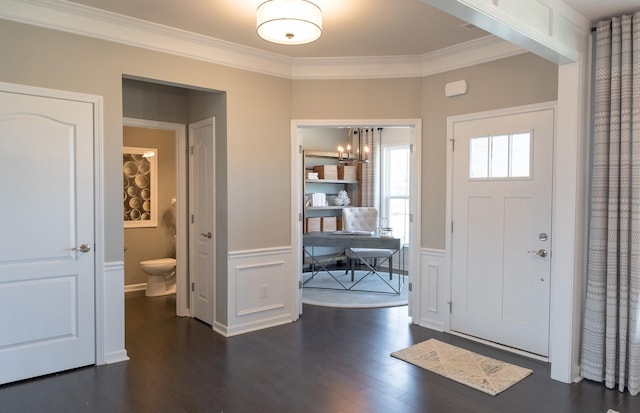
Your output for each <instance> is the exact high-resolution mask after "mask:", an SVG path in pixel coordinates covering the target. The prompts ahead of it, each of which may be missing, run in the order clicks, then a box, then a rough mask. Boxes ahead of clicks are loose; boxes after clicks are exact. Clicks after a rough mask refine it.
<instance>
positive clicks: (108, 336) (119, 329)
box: [96, 261, 129, 364]
mask: <svg viewBox="0 0 640 413" xmlns="http://www.w3.org/2000/svg"><path fill="white" fill-rule="evenodd" d="M103 274H104V276H103V278H102V292H103V294H102V296H103V298H102V299H100V300H96V320H101V319H102V320H104V325H102V326H100V325H96V329H103V331H104V334H103V337H104V342H102V343H98V344H97V346H96V347H97V348H98V349H99V350H98V351H100V352H101V354H98V355H97V359H98V363H97V364H103V363H104V364H110V363H117V362H119V361H125V360H129V357H128V356H127V350H125V348H124V262H122V261H116V262H106V263H105V264H104V267H103ZM100 314H102V316H100ZM98 324H99V323H98ZM98 337H100V335H98ZM100 349H101V350H100Z"/></svg>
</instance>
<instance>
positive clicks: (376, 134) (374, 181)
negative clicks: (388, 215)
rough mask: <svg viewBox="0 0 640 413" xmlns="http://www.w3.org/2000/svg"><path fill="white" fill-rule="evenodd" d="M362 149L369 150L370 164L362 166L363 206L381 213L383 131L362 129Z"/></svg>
mask: <svg viewBox="0 0 640 413" xmlns="http://www.w3.org/2000/svg"><path fill="white" fill-rule="evenodd" d="M359 132H360V139H362V148H364V147H365V145H366V146H367V147H368V148H369V163H363V164H362V182H361V183H360V185H361V186H362V192H361V193H362V206H366V207H374V208H378V211H380V134H381V129H375V128H365V129H360V131H359Z"/></svg>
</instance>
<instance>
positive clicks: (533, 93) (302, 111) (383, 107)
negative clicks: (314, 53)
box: [292, 53, 558, 249]
mask: <svg viewBox="0 0 640 413" xmlns="http://www.w3.org/2000/svg"><path fill="white" fill-rule="evenodd" d="M557 76H558V75H557V66H556V65H555V64H552V63H549V62H548V61H546V60H544V59H542V58H539V57H537V56H535V55H532V54H528V53H527V54H522V55H518V56H515V57H510V58H506V59H502V60H498V61H494V62H490V63H485V64H481V65H476V66H472V67H468V68H464V69H459V70H454V71H451V72H447V73H441V74H437V75H432V76H427V77H424V78H422V79H379V80H355V81H353V80H298V81H294V82H293V101H292V102H293V114H292V117H293V118H294V119H394V118H400V119H401V118H414V119H415V118H421V119H422V216H421V218H422V229H421V238H422V245H421V246H422V247H426V248H436V249H444V248H445V226H446V223H445V213H446V211H445V206H446V205H445V198H446V172H447V171H446V154H447V147H446V143H447V142H446V136H447V116H451V115H458V114H463V113H472V112H479V111H484V110H490V109H498V108H507V107H511V106H519V105H525V104H530V103H538V102H545V101H552V100H556V98H557V84H558V82H557ZM457 80H466V81H467V83H468V85H469V89H468V93H467V94H466V95H464V96H459V97H455V98H447V97H445V95H444V88H445V85H446V84H447V83H449V82H453V81H457Z"/></svg>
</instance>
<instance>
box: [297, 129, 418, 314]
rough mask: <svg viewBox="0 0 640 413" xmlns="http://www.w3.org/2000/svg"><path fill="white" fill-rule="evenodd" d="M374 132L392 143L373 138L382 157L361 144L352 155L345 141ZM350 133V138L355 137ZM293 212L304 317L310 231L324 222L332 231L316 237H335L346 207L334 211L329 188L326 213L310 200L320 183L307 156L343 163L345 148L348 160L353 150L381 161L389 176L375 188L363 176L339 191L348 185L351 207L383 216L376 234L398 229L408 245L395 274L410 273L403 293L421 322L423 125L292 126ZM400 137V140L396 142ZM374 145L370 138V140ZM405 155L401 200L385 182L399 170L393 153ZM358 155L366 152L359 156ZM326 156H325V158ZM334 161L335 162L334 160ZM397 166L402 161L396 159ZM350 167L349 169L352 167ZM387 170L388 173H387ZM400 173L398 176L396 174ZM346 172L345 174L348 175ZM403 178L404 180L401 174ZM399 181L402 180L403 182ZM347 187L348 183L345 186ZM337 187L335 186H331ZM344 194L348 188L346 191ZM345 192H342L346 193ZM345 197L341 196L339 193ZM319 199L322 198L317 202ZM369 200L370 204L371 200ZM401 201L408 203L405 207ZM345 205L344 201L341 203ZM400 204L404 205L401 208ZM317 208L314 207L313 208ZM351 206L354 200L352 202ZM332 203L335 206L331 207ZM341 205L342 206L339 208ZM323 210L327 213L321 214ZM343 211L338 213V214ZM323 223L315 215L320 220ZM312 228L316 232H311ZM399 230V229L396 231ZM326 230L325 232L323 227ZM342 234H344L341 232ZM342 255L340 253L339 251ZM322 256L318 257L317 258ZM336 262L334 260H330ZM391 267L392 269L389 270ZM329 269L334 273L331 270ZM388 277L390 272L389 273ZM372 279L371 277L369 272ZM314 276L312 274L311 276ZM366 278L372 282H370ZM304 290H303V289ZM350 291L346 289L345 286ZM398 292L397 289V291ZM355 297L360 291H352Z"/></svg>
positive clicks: (377, 181)
mask: <svg viewBox="0 0 640 413" xmlns="http://www.w3.org/2000/svg"><path fill="white" fill-rule="evenodd" d="M367 130H368V131H370V132H369V133H370V134H371V135H373V134H377V135H378V136H380V134H382V135H384V136H388V137H390V139H389V140H387V141H385V139H377V138H372V139H374V141H375V142H376V143H375V145H377V146H376V150H375V152H377V154H376V153H375V152H374V151H373V147H371V149H370V147H367V148H365V146H364V144H361V142H359V141H358V142H357V145H358V146H359V148H356V147H353V148H352V149H349V150H347V146H346V143H345V138H346V137H347V136H349V134H353V133H354V131H357V132H358V133H360V134H362V133H366V131H367ZM349 131H350V132H349ZM291 137H292V157H291V159H292V171H293V172H292V188H293V189H292V211H293V212H294V214H292V216H293V221H294V222H292V231H293V233H292V240H293V242H292V243H293V247H294V251H297V254H296V273H297V274H298V276H297V279H296V280H294V281H295V282H296V284H297V286H296V287H297V288H296V290H297V292H298V293H297V303H298V314H302V304H303V291H304V290H303V288H302V286H303V285H304V284H305V281H308V280H306V279H305V273H304V270H305V268H306V267H308V264H309V254H308V253H307V252H305V251H306V249H305V248H303V247H304V245H305V244H304V241H303V238H304V237H305V236H306V235H305V234H309V233H311V232H314V231H310V230H313V229H314V226H313V225H315V224H316V221H319V222H320V224H321V225H322V223H323V221H325V224H328V226H324V229H325V231H321V229H318V228H316V230H315V231H316V232H317V231H319V232H325V233H326V232H328V231H329V232H331V231H332V228H333V225H334V221H336V224H335V225H339V224H340V223H339V221H340V220H341V211H342V209H343V208H344V206H338V207H334V206H333V204H334V203H335V202H336V200H334V199H333V198H334V196H335V195H336V194H333V192H336V191H335V188H328V189H327V188H324V189H320V190H318V192H322V193H324V194H325V200H326V202H325V208H317V206H316V207H314V206H313V202H315V201H317V200H310V198H309V195H313V194H314V193H315V192H314V190H313V189H309V188H307V184H309V185H310V186H311V185H313V184H315V182H310V181H309V179H308V176H306V174H307V171H306V169H305V168H306V167H307V166H308V165H306V158H307V156H305V151H307V152H306V153H307V154H311V155H312V156H316V157H318V156H320V157H321V158H323V157H325V158H326V157H327V156H328V155H333V154H335V153H337V154H338V155H337V156H338V158H340V156H341V155H340V152H341V151H340V150H339V149H338V146H341V147H342V149H343V151H344V154H343V155H342V156H343V157H344V155H345V154H346V155H347V156H349V155H351V152H350V151H351V150H352V151H353V154H354V157H358V159H360V160H364V159H365V158H366V157H367V156H375V157H377V159H376V161H375V162H377V165H376V167H375V168H376V169H377V170H381V171H383V173H382V174H380V173H379V172H376V173H372V175H373V176H374V177H373V178H371V179H373V181H374V182H373V183H367V182H366V180H367V179H368V178H365V180H363V179H362V175H359V176H358V178H357V179H355V180H354V182H350V181H349V180H348V179H346V180H345V179H342V180H341V179H338V185H344V186H345V188H344V190H345V191H352V192H351V193H349V194H348V195H349V196H352V197H353V198H354V200H355V202H354V203H352V204H350V205H352V206H363V205H364V206H367V207H373V208H375V209H377V211H378V217H379V218H378V219H377V223H376V225H377V228H376V231H374V232H378V233H379V232H380V230H381V229H382V227H386V228H389V227H390V226H391V225H392V224H393V225H394V230H393V231H394V234H393V237H394V238H396V236H401V238H402V243H401V246H400V247H399V248H398V249H397V252H396V254H394V257H397V256H400V255H402V256H403V258H404V259H400V260H398V259H396V260H395V261H394V262H393V264H391V266H392V268H395V269H396V270H398V273H399V270H400V268H398V263H399V262H400V263H402V264H403V269H404V270H405V271H406V277H405V278H406V283H405V284H404V285H403V286H402V287H401V288H400V291H401V290H402V289H403V288H406V291H409V293H408V315H409V317H412V318H416V317H419V314H418V312H419V308H420V304H419V299H420V297H419V296H418V295H415V296H413V295H412V292H411V291H419V289H417V288H416V287H417V284H419V280H418V279H417V278H418V277H413V274H414V272H415V271H416V269H417V268H419V264H418V259H419V245H420V223H419V220H420V214H419V211H420V158H421V157H420V140H421V138H420V137H421V121H420V120H412V119H411V120H406V119H403V120H384V121H381V120H366V121H363V120H327V121H292V131H291ZM391 137H394V138H391ZM366 139H368V138H366ZM394 148H395V149H398V150H400V149H401V148H404V149H402V150H400V152H403V151H404V155H406V158H405V159H406V160H407V161H408V164H406V165H404V166H405V167H406V171H405V174H406V175H407V176H406V178H407V182H406V188H404V190H403V191H400V192H402V194H401V196H400V197H399V198H398V200H396V196H395V195H397V194H396V193H395V192H394V191H396V190H397V189H398V188H397V185H390V183H389V181H388V180H386V182H385V179H383V178H384V173H385V172H386V173H387V174H388V173H389V172H388V168H390V167H391V166H392V165H395V166H398V164H397V162H394V156H393V155H397V153H394V152H393V149H394ZM367 149H369V150H371V151H372V152H370V155H369V154H363V152H365V151H366V150H367ZM358 151H361V152H360V153H358ZM323 154H324V155H323ZM331 157H332V156H330V158H331ZM367 160H368V161H369V162H367V164H368V165H371V163H372V162H371V159H367ZM396 160H397V159H396ZM338 163H340V159H338ZM357 163H358V162H357V161H356V162H355V163H354V162H350V164H353V165H354V166H355V168H356V170H357V171H358V172H357V173H358V174H364V173H363V172H361V169H359V168H361V166H357ZM347 164H349V163H346V164H345V165H347ZM385 168H387V169H386V170H385ZM395 172H398V171H395ZM346 173H347V172H346V167H345V172H344V174H346ZM400 175H402V174H400ZM400 175H398V176H400ZM345 181H346V182H345ZM319 183H322V184H326V183H327V182H326V181H324V182H319ZM331 185H333V184H331ZM367 185H369V186H371V187H373V188H374V191H373V192H374V193H375V195H367V194H366V192H363V190H362V188H361V187H366V186H367ZM340 189H342V188H340ZM340 192H342V191H340ZM338 195H339V193H338ZM316 197H317V196H316ZM367 198H368V199H367ZM400 198H406V199H404V201H403V200H402V199H400ZM338 201H339V200H338ZM398 201H399V202H398ZM310 202H311V204H310ZM350 202H351V200H350ZM330 203H331V205H329V204H330ZM338 203H339V202H338ZM400 206H402V208H399V207H400ZM320 210H322V211H320ZM336 210H337V211H336ZM318 212H319V215H320V216H319V218H318V217H316V216H315V215H318ZM309 224H311V225H312V226H311V227H310V226H309ZM396 226H397V228H395V227H396ZM321 228H322V227H321ZM336 230H338V231H339V229H338V228H336ZM338 249H340V247H338ZM315 254H316V253H314V255H315ZM335 254H339V251H337V252H336V251H331V252H329V253H328V255H331V256H333V255H335ZM330 259H331V258H330ZM311 261H312V262H315V258H311ZM384 265H386V266H387V267H384ZM389 266H390V263H389V262H388V261H387V262H385V263H384V264H383V267H384V269H385V270H388V268H389ZM327 269H328V268H327ZM383 271H384V270H383ZM365 273H366V271H365ZM307 275H308V274H307ZM365 277H366V276H365ZM298 287H299V288H298ZM343 287H344V286H343ZM393 290H394V293H395V291H398V290H397V289H393ZM351 291H354V292H355V289H354V290H351Z"/></svg>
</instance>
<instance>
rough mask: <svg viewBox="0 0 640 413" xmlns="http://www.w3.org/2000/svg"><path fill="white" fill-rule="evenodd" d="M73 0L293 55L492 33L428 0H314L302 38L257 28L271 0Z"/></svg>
mask: <svg viewBox="0 0 640 413" xmlns="http://www.w3.org/2000/svg"><path fill="white" fill-rule="evenodd" d="M72 1H73V2H74V3H79V4H83V5H86V6H91V7H95V8H98V9H102V10H106V11H109V12H113V13H117V14H122V15H126V16H130V17H134V18H137V19H141V20H146V21H149V22H153V23H158V24H162V25H165V26H170V27H174V28H178V29H181V30H184V31H187V32H192V33H197V34H201V35H205V36H209V37H212V38H215V39H219V40H224V41H227V42H231V43H235V44H239V45H243V46H248V47H252V48H255V49H260V50H264V51H268V52H272V53H276V54H279V55H283V56H287V57H291V58H313V57H319V58H327V57H354V56H355V57H361V56H408V55H410V56H416V55H424V54H426V53H429V52H433V51H435V50H440V49H444V48H447V47H450V46H453V45H456V44H459V43H463V42H467V41H470V40H474V39H477V38H480V37H484V36H486V35H487V33H486V32H484V31H482V30H480V29H475V30H469V28H467V27H465V25H464V24H465V22H464V21H462V20H459V19H457V18H455V17H452V16H450V15H448V14H446V13H444V12H441V11H439V10H437V9H435V8H433V7H431V6H428V5H427V4H425V3H424V2H423V1H421V0H315V2H316V3H317V4H318V5H319V6H320V8H321V9H322V10H323V33H322V36H321V37H320V39H318V40H317V41H315V42H313V43H311V44H307V45H300V46H282V45H275V44H271V43H268V42H266V41H264V40H262V39H260V38H259V37H258V36H257V34H256V31H255V10H256V8H257V6H258V4H260V3H261V2H262V1H264V0H72ZM558 1H559V0H558ZM564 1H565V3H567V4H568V5H569V6H571V7H573V8H574V9H575V10H577V11H578V12H579V13H580V14H582V15H584V16H585V17H587V18H588V19H589V20H591V21H595V20H598V19H599V18H602V17H608V16H611V15H616V14H620V13H622V12H627V11H630V10H634V9H635V10H638V9H639V8H640V7H639V5H638V0H564Z"/></svg>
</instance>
